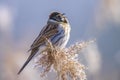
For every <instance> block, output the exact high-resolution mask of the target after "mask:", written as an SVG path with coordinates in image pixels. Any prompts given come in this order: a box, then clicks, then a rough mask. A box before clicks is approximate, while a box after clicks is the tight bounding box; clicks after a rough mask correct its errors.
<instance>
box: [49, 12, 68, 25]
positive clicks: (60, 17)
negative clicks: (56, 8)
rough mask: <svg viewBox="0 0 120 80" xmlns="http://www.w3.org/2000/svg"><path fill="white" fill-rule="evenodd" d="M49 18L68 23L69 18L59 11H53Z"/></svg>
mask: <svg viewBox="0 0 120 80" xmlns="http://www.w3.org/2000/svg"><path fill="white" fill-rule="evenodd" d="M49 19H51V20H53V21H56V22H63V23H67V18H66V17H65V16H64V14H61V13H59V12H52V13H51V14H50V16H49Z"/></svg>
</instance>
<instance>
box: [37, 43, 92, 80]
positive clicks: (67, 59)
mask: <svg viewBox="0 0 120 80" xmlns="http://www.w3.org/2000/svg"><path fill="white" fill-rule="evenodd" d="M91 42H93V41H87V42H79V43H76V44H74V45H72V46H70V47H69V48H65V49H59V48H58V47H55V46H53V45H52V44H51V42H50V41H48V44H47V48H46V49H45V50H43V51H42V52H41V54H40V56H41V57H40V58H39V59H38V60H37V62H36V64H37V67H38V66H40V67H42V68H43V70H44V71H43V73H41V76H42V77H43V76H45V75H46V74H47V73H48V72H49V71H50V70H51V69H54V70H55V71H56V73H57V75H58V76H57V80H69V79H70V78H71V79H72V80H85V79H86V74H85V66H84V65H83V64H81V63H79V62H78V60H76V59H75V55H76V54H78V53H79V52H80V51H81V50H82V49H83V48H84V47H86V46H87V45H88V44H89V43H91Z"/></svg>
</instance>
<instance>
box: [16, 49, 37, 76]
mask: <svg viewBox="0 0 120 80" xmlns="http://www.w3.org/2000/svg"><path fill="white" fill-rule="evenodd" d="M37 51H38V49H33V50H32V52H31V54H30V56H29V57H28V59H27V60H26V62H25V63H24V64H23V66H22V68H21V69H20V70H19V72H18V73H17V74H18V75H19V74H20V73H21V72H22V71H23V69H24V68H25V66H26V65H27V64H28V63H29V62H30V60H31V59H32V58H33V57H34V55H35V54H36V53H37Z"/></svg>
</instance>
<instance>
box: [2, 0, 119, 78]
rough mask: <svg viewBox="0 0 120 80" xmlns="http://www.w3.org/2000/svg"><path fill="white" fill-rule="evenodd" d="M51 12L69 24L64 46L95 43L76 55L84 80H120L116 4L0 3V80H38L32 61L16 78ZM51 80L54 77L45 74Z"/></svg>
mask: <svg viewBox="0 0 120 80" xmlns="http://www.w3.org/2000/svg"><path fill="white" fill-rule="evenodd" d="M52 11H58V12H61V13H66V16H67V17H68V19H69V21H70V24H71V28H72V30H71V37H70V40H69V43H68V45H67V46H69V45H71V44H73V43H75V42H76V41H81V40H83V41H84V40H90V39H96V42H95V43H93V44H91V45H89V46H88V47H87V48H86V49H84V50H83V51H82V54H81V55H79V59H80V61H81V62H82V63H83V64H85V65H86V66H87V67H88V70H86V73H87V79H88V80H120V0H60V1H59V0H56V1H55V0H0V80H23V79H24V80H41V78H40V74H39V70H36V69H34V68H33V61H31V62H30V64H29V65H27V67H26V68H25V69H24V71H23V72H22V73H21V75H19V76H18V75H17V72H18V70H19V69H20V68H21V66H22V65H23V63H24V62H25V60H26V58H27V57H28V55H29V53H27V50H28V49H29V47H30V45H31V44H32V42H33V41H34V39H35V38H36V37H37V36H38V34H39V32H40V30H41V28H42V27H43V26H44V25H45V24H46V22H47V19H48V16H49V14H50V13H51V12H52ZM48 76H49V80H52V79H53V77H54V74H52V75H51V74H49V75H48Z"/></svg>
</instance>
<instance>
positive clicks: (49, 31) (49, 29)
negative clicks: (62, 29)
mask: <svg viewBox="0 0 120 80" xmlns="http://www.w3.org/2000/svg"><path fill="white" fill-rule="evenodd" d="M57 27H58V26H57V25H51V24H49V25H46V26H45V27H44V28H43V29H42V30H41V32H40V34H39V35H38V37H37V38H36V39H35V41H34V42H33V44H32V45H31V48H30V49H29V51H31V50H32V49H34V48H36V47H39V46H41V45H42V44H43V43H44V42H45V40H46V38H47V39H49V38H50V37H51V36H53V35H55V34H56V33H58V29H57Z"/></svg>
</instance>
